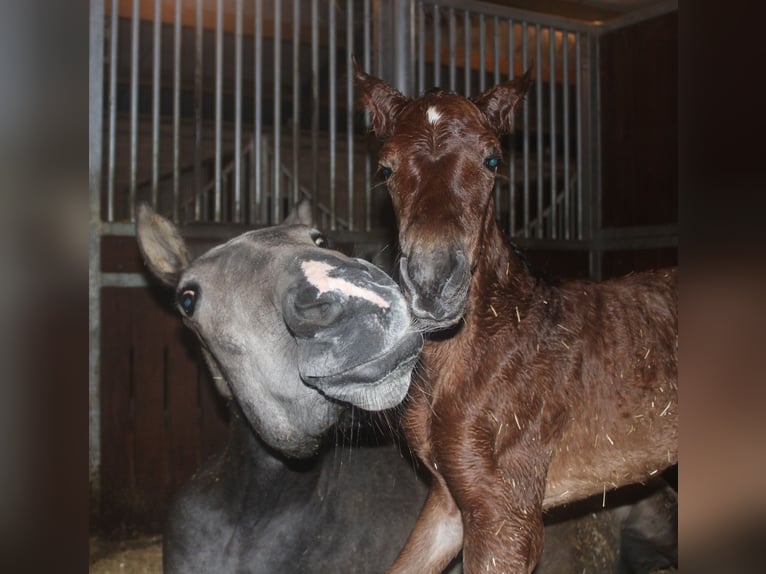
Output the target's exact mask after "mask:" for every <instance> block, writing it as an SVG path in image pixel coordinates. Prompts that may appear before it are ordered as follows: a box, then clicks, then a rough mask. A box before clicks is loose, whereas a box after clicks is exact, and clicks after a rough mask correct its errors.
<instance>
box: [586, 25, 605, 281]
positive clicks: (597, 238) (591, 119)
mask: <svg viewBox="0 0 766 574" xmlns="http://www.w3.org/2000/svg"><path fill="white" fill-rule="evenodd" d="M599 61H600V53H599V37H598V35H597V34H596V33H590V34H588V70H589V82H588V87H589V91H590V94H589V95H590V110H589V112H588V124H589V125H588V129H589V132H590V137H589V138H588V141H589V142H590V149H589V156H590V165H589V172H590V176H589V180H590V195H589V202H588V205H589V206H590V215H589V219H590V237H591V239H592V240H593V242H594V244H595V248H594V249H593V250H592V251H591V265H590V276H591V278H592V279H594V280H596V281H600V280H601V275H602V271H601V268H602V241H601V209H602V197H601V129H600V121H601V93H600V90H599V85H600V77H599V72H600V69H599V68H600V67H599Z"/></svg>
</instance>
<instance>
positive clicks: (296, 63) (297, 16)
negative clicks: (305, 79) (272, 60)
mask: <svg viewBox="0 0 766 574" xmlns="http://www.w3.org/2000/svg"><path fill="white" fill-rule="evenodd" d="M300 65H301V2H300V0H293V205H297V204H298V201H299V200H300V185H301V181H300V166H299V163H298V160H299V152H300V137H299V136H300V127H301V91H300V88H301V85H300V81H301V74H300Z"/></svg>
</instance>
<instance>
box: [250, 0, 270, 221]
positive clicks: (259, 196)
mask: <svg viewBox="0 0 766 574" xmlns="http://www.w3.org/2000/svg"><path fill="white" fill-rule="evenodd" d="M254 18H255V22H253V25H254V30H255V31H254V35H255V37H254V39H253V52H254V55H253V78H254V82H255V101H254V105H255V110H254V114H253V116H254V118H253V120H254V122H255V126H254V129H255V133H254V134H253V156H254V159H253V167H254V174H253V183H254V186H253V197H252V198H251V200H250V211H251V216H250V221H251V222H252V223H263V224H265V223H266V221H267V218H266V217H264V213H263V212H264V210H265V209H266V201H265V200H264V197H263V195H264V190H263V163H264V162H263V155H264V154H263V65H262V62H263V0H255V15H254Z"/></svg>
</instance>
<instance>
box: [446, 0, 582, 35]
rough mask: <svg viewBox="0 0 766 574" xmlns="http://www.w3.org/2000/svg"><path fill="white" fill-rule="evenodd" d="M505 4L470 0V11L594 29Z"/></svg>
mask: <svg viewBox="0 0 766 574" xmlns="http://www.w3.org/2000/svg"><path fill="white" fill-rule="evenodd" d="M468 4H469V3H468V2H466V1H465V0H439V6H440V7H441V8H442V9H446V8H455V9H460V10H465V9H466V6H467V5H468ZM505 4H506V3H505V2H502V3H501V2H479V1H476V0H472V1H471V2H470V6H471V11H473V12H474V13H477V14H479V13H481V14H484V15H485V16H500V17H501V18H513V19H514V20H516V21H521V20H523V21H525V22H536V23H539V24H541V25H543V26H555V27H556V28H567V29H569V30H577V31H581V32H590V31H592V30H594V29H595V26H594V25H593V24H590V23H588V22H583V21H582V20H574V19H570V18H564V17H561V16H554V15H551V14H544V13H542V12H533V11H531V10H521V9H519V8H511V7H509V6H507V5H505Z"/></svg>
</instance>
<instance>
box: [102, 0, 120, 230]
mask: <svg viewBox="0 0 766 574" xmlns="http://www.w3.org/2000/svg"><path fill="white" fill-rule="evenodd" d="M119 7H120V0H112V13H111V14H110V16H111V22H110V25H109V29H110V34H111V35H110V38H109V40H110V42H109V44H110V45H109V160H108V161H109V166H108V176H107V177H108V179H107V199H106V220H107V221H114V170H115V156H116V148H117V58H118V54H117V34H118V26H119V20H118V18H117V17H118V14H119V11H120V10H119ZM102 9H103V2H102Z"/></svg>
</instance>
